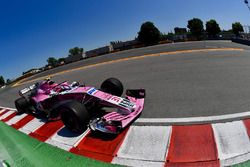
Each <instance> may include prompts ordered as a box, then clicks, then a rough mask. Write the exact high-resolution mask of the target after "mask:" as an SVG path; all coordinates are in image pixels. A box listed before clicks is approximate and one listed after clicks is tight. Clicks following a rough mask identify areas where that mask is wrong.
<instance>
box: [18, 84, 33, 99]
mask: <svg viewBox="0 0 250 167" xmlns="http://www.w3.org/2000/svg"><path fill="white" fill-rule="evenodd" d="M35 88H36V85H35V84H33V85H31V86H29V87H26V88H24V89H22V90H20V91H19V95H20V96H24V94H26V93H28V92H30V91H31V90H33V89H35Z"/></svg>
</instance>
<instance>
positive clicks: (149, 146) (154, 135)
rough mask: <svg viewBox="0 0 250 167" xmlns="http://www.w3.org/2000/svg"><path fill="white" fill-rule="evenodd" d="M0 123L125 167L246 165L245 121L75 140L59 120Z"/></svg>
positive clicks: (4, 112) (0, 113)
mask: <svg viewBox="0 0 250 167" xmlns="http://www.w3.org/2000/svg"><path fill="white" fill-rule="evenodd" d="M0 120H1V121H2V122H5V123H6V124H7V125H9V126H12V127H13V128H15V129H17V130H19V131H21V132H23V133H25V134H27V135H29V136H31V137H33V138H36V139H38V140H40V141H42V142H46V143H48V144H51V145H53V146H56V147H59V148H61V149H64V150H66V151H69V152H72V153H74V154H78V155H82V156H85V157H89V158H93V159H96V160H100V161H104V162H109V163H113V164H121V165H127V166H192V167H193V166H230V165H233V164H238V163H241V162H244V161H247V160H250V141H249V136H250V119H245V120H241V121H233V122H227V123H214V124H200V125H185V126H180V125H178V126H177V125H176V126H175V125H174V126H130V127H129V128H128V129H127V130H125V131H123V132H122V133H121V134H119V135H118V136H116V137H113V138H107V137H105V136H101V137H100V136H99V137H98V136H96V135H93V134H92V133H91V132H90V131H89V130H87V131H86V132H84V133H83V134H81V135H76V134H74V133H72V132H70V131H68V130H67V129H66V128H64V125H63V123H62V122H61V121H56V122H45V121H43V120H40V119H37V118H34V117H33V116H31V115H27V114H22V115H16V113H15V109H10V108H0Z"/></svg>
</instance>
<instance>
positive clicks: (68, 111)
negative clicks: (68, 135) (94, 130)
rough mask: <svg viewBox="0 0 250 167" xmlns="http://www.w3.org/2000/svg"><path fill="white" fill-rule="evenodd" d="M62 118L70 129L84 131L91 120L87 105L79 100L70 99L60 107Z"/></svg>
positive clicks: (78, 131)
mask: <svg viewBox="0 0 250 167" xmlns="http://www.w3.org/2000/svg"><path fill="white" fill-rule="evenodd" d="M58 110H59V112H60V113H61V120H62V122H63V123H64V125H65V127H66V128H68V129H69V130H71V131H73V132H76V133H82V132H83V131H84V130H86V129H87V125H88V123H89V121H90V116H89V113H88V111H87V109H86V107H85V106H84V105H83V104H81V103H80V102H78V101H69V102H67V103H65V104H63V105H61V106H60V107H59V108H58Z"/></svg>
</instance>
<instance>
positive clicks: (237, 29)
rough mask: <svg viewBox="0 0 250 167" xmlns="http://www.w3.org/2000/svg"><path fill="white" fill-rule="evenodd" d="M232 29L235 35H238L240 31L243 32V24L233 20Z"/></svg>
mask: <svg viewBox="0 0 250 167" xmlns="http://www.w3.org/2000/svg"><path fill="white" fill-rule="evenodd" d="M232 30H233V33H234V34H235V35H236V36H239V35H240V32H243V31H244V30H243V26H242V25H241V24H240V22H235V23H233V24H232Z"/></svg>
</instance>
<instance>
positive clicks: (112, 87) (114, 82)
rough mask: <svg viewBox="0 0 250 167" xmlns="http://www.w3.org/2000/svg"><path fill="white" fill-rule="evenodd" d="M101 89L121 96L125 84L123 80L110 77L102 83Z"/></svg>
mask: <svg viewBox="0 0 250 167" xmlns="http://www.w3.org/2000/svg"><path fill="white" fill-rule="evenodd" d="M101 91H103V92H106V93H109V94H112V95H115V96H121V95H122V93H123V85H122V83H121V81H120V80H118V79H116V78H108V79H106V80H105V81H103V83H102V84H101Z"/></svg>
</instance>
